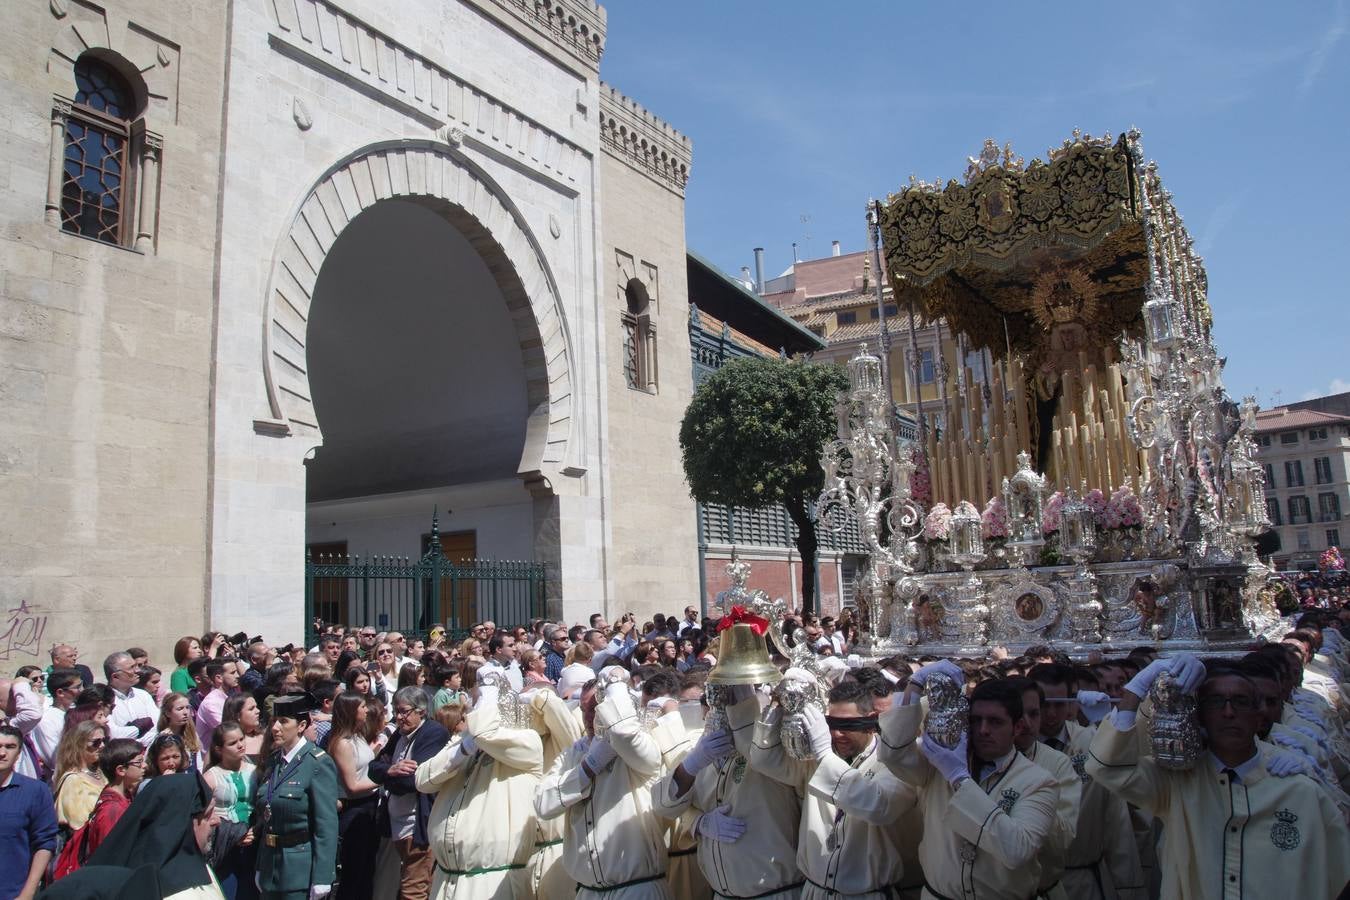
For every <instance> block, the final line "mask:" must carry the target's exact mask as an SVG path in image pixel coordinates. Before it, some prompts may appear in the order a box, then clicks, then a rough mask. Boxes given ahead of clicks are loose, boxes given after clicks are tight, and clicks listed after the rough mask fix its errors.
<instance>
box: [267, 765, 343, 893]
mask: <svg viewBox="0 0 1350 900" xmlns="http://www.w3.org/2000/svg"><path fill="white" fill-rule="evenodd" d="M277 756H278V758H277V759H276V760H275V763H274V765H272V766H271V767H270V768H269V771H268V773H267V776H266V777H264V778H263V779H262V780H261V782H260V783H259V785H258V790H257V796H256V798H255V810H256V812H255V816H254V825H255V827H256V829H257V835H258V838H257V842H258V886H259V887H260V888H261V889H262V895H263V897H264V898H267V900H281V898H285V900H293V898H304V897H306V896H307V895H308V893H309V889H310V887H311V886H312V885H316V884H329V885H331V884H332V883H333V882H334V880H335V879H336V866H337V845H338V790H337V767H336V766H334V765H333V759H332V757H330V756H328V755H327V754H326V753H324V752H323V751H322V750H320V749H319V748H318V747H316V746H315V745H314V744H312V743H309V742H308V741H306V742H305V743H304V745H303V746H301V747H300V749H299V750H298V751H297V753H296V755H295V756H294V757H293V758H292V759H291V761H290V762H289V763H287V762H284V761H283V760H282V759H280V754H278V755H277Z"/></svg>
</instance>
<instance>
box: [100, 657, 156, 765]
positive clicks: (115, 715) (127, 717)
mask: <svg viewBox="0 0 1350 900" xmlns="http://www.w3.org/2000/svg"><path fill="white" fill-rule="evenodd" d="M103 674H104V676H105V677H106V678H107V679H108V687H110V688H112V689H113V694H114V695H116V697H117V704H116V705H115V706H113V710H112V714H111V715H109V716H108V731H109V732H110V734H111V736H112V737H115V738H132V739H134V740H136V741H138V742H139V743H140V744H141V746H142V747H149V746H150V743H151V742H152V741H153V740H154V739H155V721H156V720H157V719H158V717H159V704H157V703H155V698H154V697H151V696H150V695H149V694H147V693H146V692H145V691H143V690H141V689H140V688H138V687H136V682H137V681H139V680H140V677H141V667H140V666H138V665H136V660H134V659H132V658H131V654H129V653H123V652H119V653H113V654H111V655H109V656H108V658H107V659H105V660H103Z"/></svg>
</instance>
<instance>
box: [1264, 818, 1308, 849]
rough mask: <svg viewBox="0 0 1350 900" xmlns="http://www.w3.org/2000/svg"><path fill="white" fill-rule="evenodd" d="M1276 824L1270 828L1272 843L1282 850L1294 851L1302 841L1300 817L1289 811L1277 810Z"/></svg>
mask: <svg viewBox="0 0 1350 900" xmlns="http://www.w3.org/2000/svg"><path fill="white" fill-rule="evenodd" d="M1275 819H1276V821H1275V824H1274V825H1272V826H1270V842H1271V843H1272V844H1274V845H1275V846H1276V847H1279V848H1280V849H1281V850H1293V849H1294V848H1296V847H1297V846H1298V845H1299V843H1300V842H1301V841H1302V837H1301V836H1300V835H1299V833H1298V826H1297V825H1295V824H1294V823H1295V822H1297V821H1298V816H1297V815H1295V814H1294V813H1293V812H1292V811H1290V810H1287V809H1281V810H1277V811H1276V813H1275Z"/></svg>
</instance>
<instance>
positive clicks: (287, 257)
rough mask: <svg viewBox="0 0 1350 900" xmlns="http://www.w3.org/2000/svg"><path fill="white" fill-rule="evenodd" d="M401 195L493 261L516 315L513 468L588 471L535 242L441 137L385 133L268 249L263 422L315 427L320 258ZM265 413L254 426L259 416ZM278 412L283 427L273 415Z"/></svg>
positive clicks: (567, 344) (561, 329) (507, 204)
mask: <svg viewBox="0 0 1350 900" xmlns="http://www.w3.org/2000/svg"><path fill="white" fill-rule="evenodd" d="M391 198H401V199H405V200H412V201H415V202H421V203H425V204H427V205H428V206H429V207H430V208H432V209H434V210H435V211H436V212H438V213H440V214H441V215H443V216H444V217H445V218H446V220H447V221H449V222H450V223H451V224H452V225H454V226H455V227H456V228H457V229H459V231H460V233H461V234H463V235H464V236H465V237H466V238H467V239H468V240H469V243H470V244H472V245H473V247H474V249H475V250H477V251H478V253H479V255H480V256H481V257H482V258H483V261H484V263H485V264H486V265H487V267H488V269H489V271H491V272H492V275H493V277H494V279H495V280H496V282H497V285H498V287H499V288H500V289H501V292H502V295H503V297H504V298H505V300H506V304H507V307H508V309H509V311H510V313H511V318H512V320H513V321H514V322H515V324H516V329H517V335H518V337H519V341H520V353H521V358H522V360H523V361H524V364H525V378H526V401H527V404H528V406H529V410H530V413H529V419H528V421H527V423H526V426H525V451H524V454H523V455H522V458H521V461H520V472H521V473H522V474H529V473H532V472H539V471H548V470H549V468H550V467H548V466H546V464H553V465H552V467H551V468H552V469H554V470H561V471H562V472H563V473H565V474H573V475H579V474H582V473H584V472H585V466H584V463H583V462H581V461H582V460H584V459H585V453H584V452H583V451H584V447H583V446H582V443H583V438H582V436H581V435H582V431H581V429H580V428H579V427H578V424H579V423H578V415H576V414H574V404H573V397H572V379H573V377H574V373H573V367H574V363H573V360H574V353H573V349H572V342H571V337H570V335H569V333H568V328H567V319H566V316H565V314H564V312H563V309H562V303H561V300H560V298H559V296H558V290H557V286H556V284H555V282H554V279H553V276H552V274H551V271H550V268H549V265H548V262H547V260H546V259H545V258H544V256H543V254H542V252H541V251H540V248H539V245H538V242H537V241H536V240H535V238H534V236H533V235H532V234H531V232H530V231H529V229H528V227H527V226H526V225H525V223H524V221H523V220H522V219H521V217H520V213H519V211H518V210H517V209H516V208H515V207H514V205H512V203H511V201H510V200H509V198H507V196H506V194H505V192H503V191H502V189H501V188H500V186H498V185H497V184H496V183H495V182H493V181H492V179H491V178H489V177H488V176H487V175H486V174H485V173H484V172H483V171H481V170H480V169H478V168H477V167H476V166H474V165H473V164H472V163H471V162H469V161H468V160H466V159H465V158H464V157H463V156H462V155H460V154H458V153H455V152H453V151H451V150H449V148H447V147H446V146H444V145H443V144H435V143H432V142H431V141H391V142H387V143H383V144H376V145H373V146H370V147H367V148H364V149H362V150H360V151H358V152H356V153H355V154H353V155H352V156H350V157H348V158H346V159H345V160H343V161H341V162H339V163H338V164H337V165H335V166H334V167H333V168H332V169H330V170H329V171H328V173H327V174H326V175H324V176H323V177H322V178H321V179H319V181H318V183H317V184H315V185H314V187H313V188H311V189H310V190H309V191H308V193H307V194H306V195H305V197H304V200H303V202H302V203H301V204H300V206H299V208H298V210H297V211H296V213H295V215H294V217H293V218H292V219H291V221H290V223H289V225H288V228H287V231H286V233H285V234H284V235H283V237H282V239H281V241H280V243H279V244H278V245H277V248H276V251H275V253H274V254H273V256H272V258H273V265H272V273H271V277H270V279H269V283H268V287H267V295H266V300H265V314H264V322H265V329H266V330H265V332H264V337H263V345H264V376H265V379H266V384H267V395H268V401H269V404H270V406H271V415H270V416H268V417H266V418H262V419H258V420H255V422H254V427H255V429H261V431H260V433H267V434H279V433H282V432H281V428H283V427H284V428H285V429H287V430H288V431H289V433H292V434H301V435H305V436H308V437H311V438H312V437H320V432H319V422H318V417H317V416H316V415H315V412H314V404H313V402H312V400H311V394H310V388H309V363H308V360H307V354H306V346H305V342H306V335H307V324H308V321H309V308H310V304H311V303H312V302H313V300H314V296H313V295H314V286H315V284H316V282H317V281H318V277H319V271H320V270H321V269H322V268H323V263H324V260H325V259H326V258H327V255H328V252H329V250H331V249H332V246H333V243H334V242H335V241H336V240H337V237H338V235H339V234H341V233H342V231H343V229H344V228H346V227H347V223H349V222H350V221H351V220H352V219H354V218H356V216H357V215H359V214H360V213H361V212H362V211H363V210H365V209H367V208H369V207H371V206H373V205H375V204H376V203H378V202H379V201H381V200H387V199H391ZM260 423H261V425H260ZM278 423H280V427H279V426H278Z"/></svg>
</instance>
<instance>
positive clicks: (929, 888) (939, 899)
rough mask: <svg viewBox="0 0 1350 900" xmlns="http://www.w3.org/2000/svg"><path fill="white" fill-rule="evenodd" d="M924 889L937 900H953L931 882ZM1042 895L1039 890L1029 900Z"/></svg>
mask: <svg viewBox="0 0 1350 900" xmlns="http://www.w3.org/2000/svg"><path fill="white" fill-rule="evenodd" d="M1055 884H1059V882H1058V881H1056V882H1055ZM1055 884H1052V885H1050V887H1054V886H1055ZM923 889H924V890H925V891H927V892H928V893H930V894H932V895H933V896H934V897H936V898H937V900H952V898H951V897H948V896H947V895H946V894H944V893H942V892H941V891H939V890H938V889H937V888H935V887H933V886H932V885H931V884H929V883H928V882H927V881H925V882H924V883H923ZM1049 889H1050V888H1046V890H1049ZM1040 896H1041V894H1040V892H1039V891H1037V892H1036V893H1034V894H1032V895H1031V896H1030V897H1028V898H1027V900H1037V898H1038V897H1040Z"/></svg>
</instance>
